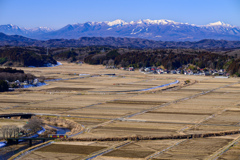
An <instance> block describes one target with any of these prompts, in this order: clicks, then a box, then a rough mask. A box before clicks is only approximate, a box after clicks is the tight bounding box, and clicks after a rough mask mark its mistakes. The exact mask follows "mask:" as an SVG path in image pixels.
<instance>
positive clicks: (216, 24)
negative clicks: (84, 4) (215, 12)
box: [207, 21, 232, 27]
mask: <svg viewBox="0 0 240 160" xmlns="http://www.w3.org/2000/svg"><path fill="white" fill-rule="evenodd" d="M207 26H225V27H232V25H230V24H226V23H224V22H221V21H217V22H214V23H209V24H208V25H207Z"/></svg>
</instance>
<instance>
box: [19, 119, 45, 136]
mask: <svg viewBox="0 0 240 160" xmlns="http://www.w3.org/2000/svg"><path fill="white" fill-rule="evenodd" d="M41 125H42V120H41V119H38V118H37V117H32V118H31V119H30V120H29V121H28V123H27V124H26V125H24V126H23V128H24V129H26V130H28V131H29V132H33V133H35V132H37V131H38V130H40V129H42V126H41Z"/></svg>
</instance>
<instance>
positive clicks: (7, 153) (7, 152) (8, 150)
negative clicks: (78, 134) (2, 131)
mask: <svg viewBox="0 0 240 160" xmlns="http://www.w3.org/2000/svg"><path fill="white" fill-rule="evenodd" d="M51 127H53V128H55V129H57V131H56V134H65V133H66V132H70V130H69V129H68V128H61V127H56V126H51ZM44 131H45V129H44V128H43V129H42V130H40V131H38V132H37V133H38V134H41V133H43V132H44ZM38 134H35V135H32V136H30V137H35V138H36V137H38ZM40 143H42V141H33V142H32V146H34V145H37V144H40ZM27 148H29V142H28V141H20V143H19V144H13V145H7V144H6V142H0V160H5V159H8V158H10V157H12V156H13V155H14V154H17V153H18V152H20V151H23V150H25V149H27Z"/></svg>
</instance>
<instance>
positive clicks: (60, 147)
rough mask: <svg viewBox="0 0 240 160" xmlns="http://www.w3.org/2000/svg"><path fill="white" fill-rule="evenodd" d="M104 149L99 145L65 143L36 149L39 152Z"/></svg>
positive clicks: (84, 151) (86, 153)
mask: <svg viewBox="0 0 240 160" xmlns="http://www.w3.org/2000/svg"><path fill="white" fill-rule="evenodd" d="M102 149H105V147H100V146H85V145H67V144H64V145H62V144H51V145H49V146H46V147H43V148H40V149H38V151H40V152H55V153H71V154H72V153H73V154H85V155H88V154H91V153H93V152H96V151H99V150H102Z"/></svg>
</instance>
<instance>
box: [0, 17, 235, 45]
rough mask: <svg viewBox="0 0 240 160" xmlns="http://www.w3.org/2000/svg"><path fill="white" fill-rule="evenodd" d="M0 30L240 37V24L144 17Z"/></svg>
mask: <svg viewBox="0 0 240 160" xmlns="http://www.w3.org/2000/svg"><path fill="white" fill-rule="evenodd" d="M0 32H2V33H5V34H8V35H15V34H17V35H21V36H25V37H29V38H34V39H38V40H48V39H62V38H63V39H78V38H79V37H122V38H123V37H127V38H143V39H149V40H156V41H159V40H161V41H199V40H202V39H215V40H221V39H224V40H231V41H239V40H240V27H237V26H233V25H230V24H226V23H224V22H220V21H218V22H215V23H210V24H207V25H195V24H188V23H181V22H174V21H172V20H165V19H161V20H150V19H145V20H138V21H131V22H125V21H123V20H121V19H117V20H115V21H112V22H110V21H104V22H86V23H76V24H68V25H66V26H65V27H63V28H60V29H57V30H54V29H51V28H47V27H38V28H31V29H27V28H21V27H18V26H16V25H12V24H7V25H0Z"/></svg>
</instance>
